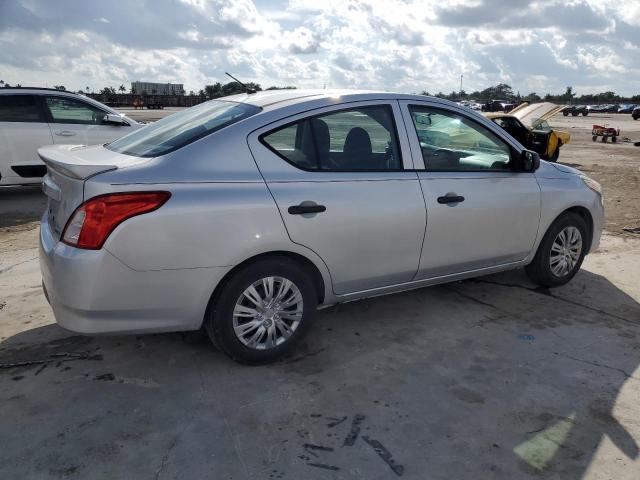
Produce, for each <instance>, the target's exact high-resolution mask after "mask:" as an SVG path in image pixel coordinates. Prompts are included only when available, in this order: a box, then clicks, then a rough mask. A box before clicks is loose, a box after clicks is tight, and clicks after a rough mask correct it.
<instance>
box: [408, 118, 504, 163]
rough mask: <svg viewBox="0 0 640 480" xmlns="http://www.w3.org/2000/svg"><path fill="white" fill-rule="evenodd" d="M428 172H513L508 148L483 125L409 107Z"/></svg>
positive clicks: (466, 119) (465, 119)
mask: <svg viewBox="0 0 640 480" xmlns="http://www.w3.org/2000/svg"><path fill="white" fill-rule="evenodd" d="M409 111H410V113H411V118H412V120H413V125H414V127H415V129H416V133H417V135H418V139H419V141H420V151H421V152H422V158H423V160H424V164H425V168H426V169H427V170H429V171H441V172H451V171H477V170H480V171H483V170H498V171H500V170H511V167H512V165H511V155H510V151H509V147H508V146H507V145H506V144H505V143H504V142H503V141H502V140H500V139H499V138H498V137H497V136H496V135H495V134H493V133H492V132H491V131H489V130H488V129H486V128H485V127H483V126H482V125H480V124H478V123H476V122H474V121H473V120H470V119H468V118H466V117H464V116H462V115H459V114H457V113H455V112H451V111H447V110H440V109H437V108H429V107H410V109H409Z"/></svg>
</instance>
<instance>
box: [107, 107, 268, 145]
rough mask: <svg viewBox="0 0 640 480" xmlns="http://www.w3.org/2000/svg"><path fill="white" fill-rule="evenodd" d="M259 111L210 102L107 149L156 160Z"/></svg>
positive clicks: (159, 123) (142, 130)
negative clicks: (155, 158)
mask: <svg viewBox="0 0 640 480" xmlns="http://www.w3.org/2000/svg"><path fill="white" fill-rule="evenodd" d="M260 110H261V108H260V107H256V106H255V105H249V104H246V103H237V102H228V101H224V100H210V101H208V102H205V103H201V104H200V105H197V106H195V107H191V108H187V109H186V110H183V111H181V112H178V113H174V114H172V115H169V116H168V117H165V118H163V119H162V120H159V121H157V122H155V123H152V124H150V125H147V126H146V127H143V128H141V129H140V130H137V131H135V132H132V133H130V134H129V135H125V136H124V137H122V138H120V139H118V140H116V141H114V142H111V143H109V144H108V145H105V147H106V148H108V149H109V150H112V151H114V152H118V153H124V154H125V155H133V156H136V157H157V156H160V155H164V154H166V153H169V152H173V151H174V150H177V149H179V148H181V147H184V146H185V145H187V144H189V143H192V142H195V141H196V140H198V139H200V138H202V137H205V136H207V135H209V134H211V133H213V132H215V131H218V130H220V129H221V128H224V127H227V126H229V125H231V124H233V123H236V122H239V121H240V120H243V119H245V118H247V117H250V116H252V115H255V114H256V113H258V112H259V111H260Z"/></svg>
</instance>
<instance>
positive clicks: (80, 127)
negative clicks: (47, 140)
mask: <svg viewBox="0 0 640 480" xmlns="http://www.w3.org/2000/svg"><path fill="white" fill-rule="evenodd" d="M45 108H46V110H47V113H48V115H49V122H50V127H51V131H52V133H53V140H54V142H55V143H56V144H75V145H78V144H81V145H99V144H104V143H108V142H111V141H113V140H115V139H117V138H120V137H121V136H123V135H125V134H127V133H129V132H130V131H131V127H130V126H128V125H110V124H105V123H104V122H103V118H104V116H105V115H106V114H107V113H109V112H107V111H105V110H102V109H100V108H98V107H96V106H94V105H91V104H90V103H88V102H85V101H83V100H82V99H80V98H71V97H67V96H58V95H47V96H46V97H45Z"/></svg>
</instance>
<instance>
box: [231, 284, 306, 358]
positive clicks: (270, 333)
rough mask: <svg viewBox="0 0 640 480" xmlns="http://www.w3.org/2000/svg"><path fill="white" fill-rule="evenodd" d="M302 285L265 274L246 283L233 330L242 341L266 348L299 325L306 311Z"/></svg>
mask: <svg viewBox="0 0 640 480" xmlns="http://www.w3.org/2000/svg"><path fill="white" fill-rule="evenodd" d="M303 306H304V305H303V300H302V293H301V292H300V289H299V288H298V287H297V286H296V285H295V284H294V283H293V282H292V281H290V280H288V279H286V278H283V277H275V276H274V277H265V278H261V279H260V280H257V281H256V282H254V283H252V284H251V285H250V286H249V287H247V288H246V289H245V290H244V292H242V294H241V295H240V297H239V298H238V300H237V301H236V304H235V307H234V309H233V330H234V332H235V334H236V337H237V338H238V340H240V342H242V344H243V345H245V346H247V347H249V348H253V349H256V350H267V349H270V348H274V347H276V346H278V345H281V344H282V343H284V342H285V341H287V339H288V338H289V337H291V335H293V332H295V330H296V329H297V328H298V325H300V321H301V320H302V314H303V311H304V310H303Z"/></svg>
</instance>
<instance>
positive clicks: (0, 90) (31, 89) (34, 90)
mask: <svg viewBox="0 0 640 480" xmlns="http://www.w3.org/2000/svg"><path fill="white" fill-rule="evenodd" d="M43 91H44V92H56V93H68V94H70V95H76V96H80V94H79V93H76V92H71V91H69V90H58V89H57V88H46V87H3V88H0V93H17V92H19V93H38V92H43Z"/></svg>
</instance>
